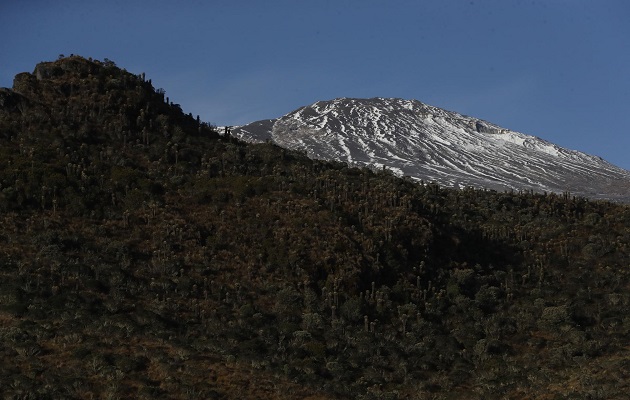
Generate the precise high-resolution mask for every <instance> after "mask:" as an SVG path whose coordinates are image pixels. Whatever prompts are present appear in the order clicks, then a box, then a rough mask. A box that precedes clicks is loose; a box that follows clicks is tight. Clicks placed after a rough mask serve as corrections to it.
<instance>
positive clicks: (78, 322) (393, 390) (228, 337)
mask: <svg viewBox="0 0 630 400" xmlns="http://www.w3.org/2000/svg"><path fill="white" fill-rule="evenodd" d="M165 100H166V101H165ZM628 226H630V207H628V206H625V205H621V204H615V203H611V202H604V201H598V202H591V201H587V200H585V199H582V198H574V197H571V196H568V195H564V196H558V195H555V194H547V195H542V194H535V193H521V194H517V193H496V192H492V191H484V190H472V189H465V190H452V189H448V188H444V187H440V186H439V185H435V184H426V185H419V184H417V183H415V182H411V181H409V180H405V179H400V178H397V177H395V176H393V175H392V174H390V173H388V172H385V171H377V172H374V171H371V170H369V169H358V168H348V166H347V165H346V164H345V163H340V162H324V161H319V160H312V159H310V158H308V157H306V156H305V155H304V154H303V153H301V152H295V151H291V150H286V149H283V148H281V147H279V146H276V145H274V144H271V143H263V144H251V143H250V144H248V143H244V142H242V141H239V140H235V139H234V138H233V137H229V136H228V137H226V136H222V135H219V134H218V133H217V132H216V131H215V130H214V129H213V128H212V127H210V126H208V125H207V124H204V123H202V122H200V121H199V119H195V118H193V117H192V116H191V115H189V114H188V115H187V114H185V113H184V112H183V111H182V110H181V108H180V107H178V106H177V105H176V104H173V103H170V102H168V98H166V99H165V96H164V92H163V91H162V90H155V89H154V88H153V86H152V85H151V81H150V80H148V81H147V80H145V79H144V74H140V75H134V74H131V73H129V72H127V71H124V70H122V69H120V68H117V67H116V66H115V65H113V64H112V63H111V62H105V63H101V62H98V61H92V60H86V59H83V58H81V57H69V58H62V59H60V60H57V61H55V62H52V63H41V64H38V65H37V67H36V68H35V70H34V72H33V73H32V74H31V73H23V74H19V75H18V76H17V77H16V79H15V81H14V85H13V89H12V90H11V89H6V90H0V322H1V323H0V339H2V340H0V360H1V362H0V393H1V394H2V397H3V398H20V399H24V398H36V399H77V400H78V399H89V398H125V399H127V398H141V399H180V398H182V399H190V398H195V399H197V398H203V399H233V398H247V399H310V400H315V399H318V400H322V399H359V400H368V399H370V400H373V399H414V398H436V399H446V398H466V399H506V398H509V399H549V398H562V399H586V398H606V399H616V398H627V393H628V392H629V390H630V363H628V360H629V359H630V349H629V348H628V343H629V341H630V329H628V328H629V327H630V317H629V315H630V295H629V293H630V290H629V289H630V270H629V269H628V259H630V246H629V245H628V243H630V230H629V229H628Z"/></svg>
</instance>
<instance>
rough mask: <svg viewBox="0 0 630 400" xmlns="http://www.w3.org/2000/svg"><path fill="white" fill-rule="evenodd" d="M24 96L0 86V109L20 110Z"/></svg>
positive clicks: (24, 100)
mask: <svg viewBox="0 0 630 400" xmlns="http://www.w3.org/2000/svg"><path fill="white" fill-rule="evenodd" d="M26 101H27V100H26V98H25V97H24V96H22V95H20V94H19V93H16V92H15V91H13V90H11V89H7V88H0V110H2V111H7V112H17V111H19V112H22V110H23V106H24V105H25V104H26Z"/></svg>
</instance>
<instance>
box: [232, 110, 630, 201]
mask: <svg viewBox="0 0 630 400" xmlns="http://www.w3.org/2000/svg"><path fill="white" fill-rule="evenodd" d="M233 134H234V135H236V136H238V137H240V138H241V139H243V140H246V141H253V142H262V141H266V140H271V141H273V142H275V143H276V144H278V145H279V146H282V147H286V148H290V149H301V150H305V151H306V152H307V154H308V155H309V156H310V157H312V158H317V159H325V160H338V161H345V162H347V163H349V164H352V165H359V166H369V167H372V168H382V167H386V168H388V169H390V170H392V171H394V172H395V173H397V174H399V175H404V176H410V177H412V178H414V179H417V180H424V181H435V182H438V183H440V184H441V185H445V186H449V187H455V188H463V187H469V186H472V187H477V188H487V189H494V190H499V191H503V190H533V191H535V192H556V193H562V192H567V191H568V192H570V193H572V194H574V195H579V196H584V197H588V198H593V199H611V200H617V201H624V202H630V172H629V171H626V170H624V169H621V168H619V167H616V166H614V165H612V164H610V163H608V162H606V161H604V160H602V159H601V158H599V157H594V156H591V155H588V154H585V153H582V152H579V151H574V150H567V149H564V148H561V147H559V146H556V145H554V144H552V143H549V142H547V141H545V140H542V139H540V138H537V137H534V136H529V135H525V134H522V133H518V132H514V131H511V130H508V129H504V128H501V127H499V126H497V125H494V124H492V123H489V122H486V121H483V120H480V119H477V118H473V117H468V116H464V115H461V114H458V113H455V112H451V111H446V110H443V109H440V108H437V107H433V106H429V105H426V104H423V103H421V102H419V101H417V100H402V99H386V98H373V99H351V98H340V99H335V100H330V101H319V102H316V103H314V104H312V105H310V106H306V107H302V108H299V109H297V110H295V111H293V112H291V113H289V114H287V115H285V116H283V117H281V118H278V119H270V120H263V121H257V122H253V123H251V124H248V125H245V126H241V127H237V128H235V129H234V130H233Z"/></svg>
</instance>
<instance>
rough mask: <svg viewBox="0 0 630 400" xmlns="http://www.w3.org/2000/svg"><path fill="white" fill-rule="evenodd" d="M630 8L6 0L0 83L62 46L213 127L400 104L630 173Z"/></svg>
mask: <svg viewBox="0 0 630 400" xmlns="http://www.w3.org/2000/svg"><path fill="white" fill-rule="evenodd" d="M628 21H630V1H627V0H591V1H586V0H548V1H538V0H535V1H532V0H528V1H524V0H523V1H519V0H472V1H470V0H467V1H463V0H462V1H459V0H435V1H420V0H414V1H406V0H397V1H396V0H389V1H385V0H381V1H376V0H353V1H350V0H330V1H328V0H319V1H300V0H290V1H289V0H277V1H276V0H266V1H259V0H250V1H244V0H225V1H223V0H213V1H195V0H190V1H173V0H170V1H162V0H155V1H140V0H137V1H134V0H125V1H117V0H114V1H98V2H97V1H91V0H82V1H64V0H51V1H44V0H41V1H37V0H25V1H12V0H10V1H3V2H1V3H0V36H1V37H2V38H3V40H1V41H0V86H3V87H10V86H11V85H12V80H13V76H14V75H15V74H17V73H19V72H23V71H32V70H33V68H34V67H35V64H36V63H38V62H40V61H51V60H54V59H56V58H57V57H58V56H59V54H65V55H69V54H79V55H82V56H85V57H93V58H96V59H99V60H103V59H104V58H109V59H111V60H113V61H114V62H116V64H117V65H118V66H120V67H123V68H125V69H127V70H128V71H130V72H133V73H140V72H146V74H147V77H149V78H151V79H152V81H153V84H154V86H156V87H162V88H164V89H165V90H166V93H167V95H168V96H170V98H171V101H174V102H176V103H180V104H181V105H182V108H183V109H184V110H185V111H186V112H192V113H193V114H195V115H197V114H199V115H200V116H201V118H202V120H205V121H208V122H211V123H213V124H217V125H238V124H243V123H247V122H251V121H255V120H259V119H265V118H275V117H279V116H281V115H283V114H286V113H288V112H290V111H292V110H294V109H296V108H298V107H300V106H303V105H307V104H311V103H313V102H315V101H318V100H328V99H333V98H336V97H400V98H406V99H418V100H420V101H423V102H425V103H428V104H431V105H434V106H438V107H442V108H445V109H448V110H452V111H457V112H459V113H462V114H466V115H471V116H474V117H478V118H482V119H485V120H488V121H491V122H493V123H496V124H499V125H501V126H503V127H506V128H509V129H512V130H516V131H520V132H523V133H527V134H530V135H535V136H539V137H541V138H543V139H546V140H549V141H551V142H553V143H556V144H558V145H560V146H563V147H567V148H571V149H576V150H581V151H584V152H587V153H590V154H594V155H598V156H601V157H603V158H604V159H606V160H608V161H610V162H612V163H614V164H617V165H619V166H621V167H624V168H626V169H630V157H629V156H628V154H629V150H628V149H630V128H629V127H630V23H628Z"/></svg>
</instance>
